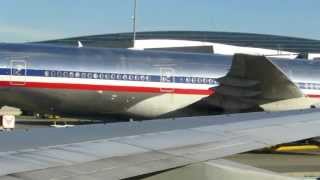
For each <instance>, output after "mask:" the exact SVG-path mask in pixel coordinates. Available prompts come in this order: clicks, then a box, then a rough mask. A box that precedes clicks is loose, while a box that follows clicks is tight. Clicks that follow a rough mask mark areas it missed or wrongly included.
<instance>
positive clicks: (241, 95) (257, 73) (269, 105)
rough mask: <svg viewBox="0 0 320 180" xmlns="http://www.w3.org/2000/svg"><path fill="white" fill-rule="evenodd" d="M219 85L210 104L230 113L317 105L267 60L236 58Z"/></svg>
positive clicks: (252, 56)
mask: <svg viewBox="0 0 320 180" xmlns="http://www.w3.org/2000/svg"><path fill="white" fill-rule="evenodd" d="M217 81H218V82H219V83H220V85H219V86H218V87H217V88H215V94H214V96H212V97H209V98H208V100H209V102H210V103H211V104H212V105H215V106H218V107H222V108H224V109H225V110H226V111H229V112H239V111H243V110H251V111H252V110H257V109H263V110H265V111H281V110H282V111H283V110H294V109H305V108H310V106H312V105H314V104H316V103H317V102H316V101H315V100H313V99H311V98H308V97H305V96H304V94H303V93H302V92H301V90H300V89H299V87H297V85H296V84H295V83H294V82H292V81H291V79H290V78H289V77H288V76H287V74H285V73H284V72H283V71H282V69H281V68H279V67H278V66H277V65H276V64H274V63H273V62H272V61H271V60H270V59H269V58H268V57H265V56H255V55H246V54H236V55H234V57H233V61H232V66H231V69H230V71H229V72H228V73H227V75H226V76H224V77H221V78H219V79H218V80H217Z"/></svg>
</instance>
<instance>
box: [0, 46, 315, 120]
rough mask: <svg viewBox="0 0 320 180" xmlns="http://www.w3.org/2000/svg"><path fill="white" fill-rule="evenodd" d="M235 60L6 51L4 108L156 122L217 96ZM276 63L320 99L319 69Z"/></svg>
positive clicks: (50, 49)
mask: <svg viewBox="0 0 320 180" xmlns="http://www.w3.org/2000/svg"><path fill="white" fill-rule="evenodd" d="M232 58H233V57H232V56H223V55H205V54H187V53H171V52H170V53H169V52H152V51H138V50H126V49H102V48H73V47H58V46H48V45H35V44H0V86H1V88H0V104H1V105H9V106H15V107H20V108H22V109H24V110H27V111H32V112H41V113H54V114H62V115H63V114H66V115H77V116H82V115H89V116H90V115H95V116H96V115H97V116H113V115H125V116H129V117H130V116H132V117H133V116H145V117H157V116H160V115H164V114H167V113H170V112H172V111H175V110H179V109H182V108H185V107H187V106H189V105H190V104H193V103H196V102H199V101H200V102H201V100H202V99H204V98H206V97H208V96H211V95H214V87H216V86H218V85H219V83H218V82H217V81H216V79H217V78H219V77H222V76H224V75H226V74H227V73H228V71H229V69H230V67H231V64H232ZM272 62H273V63H274V64H276V65H277V66H279V67H280V69H281V70H282V71H284V73H285V74H286V75H287V76H288V77H290V79H292V81H293V82H295V83H296V84H297V85H298V87H299V88H300V89H301V90H302V91H303V92H304V93H305V94H306V95H308V96H310V97H314V98H318V97H320V78H319V76H320V61H316V60H314V61H307V60H284V59H281V60H278V59H272ZM202 105H203V106H206V104H205V101H203V103H202ZM208 106H209V105H208Z"/></svg>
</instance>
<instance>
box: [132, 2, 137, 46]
mask: <svg viewBox="0 0 320 180" xmlns="http://www.w3.org/2000/svg"><path fill="white" fill-rule="evenodd" d="M136 10H137V0H134V5H133V16H132V20H133V22H132V26H133V27H132V30H133V48H134V47H135V43H136Z"/></svg>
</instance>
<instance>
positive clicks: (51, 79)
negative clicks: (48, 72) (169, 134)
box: [0, 75, 216, 90]
mask: <svg viewBox="0 0 320 180" xmlns="http://www.w3.org/2000/svg"><path fill="white" fill-rule="evenodd" d="M22 79H23V78H22V76H8V75H0V81H21V80H22ZM24 80H25V82H39V83H67V84H90V85H91V84H92V85H111V86H132V87H156V88H179V89H196V90H207V89H209V88H212V87H215V86H216V85H213V84H187V83H172V82H170V83H165V82H148V81H125V80H101V79H81V78H57V77H37V76H26V77H25V79H24Z"/></svg>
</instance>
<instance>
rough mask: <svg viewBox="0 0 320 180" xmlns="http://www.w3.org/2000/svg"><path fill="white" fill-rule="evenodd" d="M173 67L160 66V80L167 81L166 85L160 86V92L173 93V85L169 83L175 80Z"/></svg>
mask: <svg viewBox="0 0 320 180" xmlns="http://www.w3.org/2000/svg"><path fill="white" fill-rule="evenodd" d="M174 73H175V71H174V69H173V68H172V67H161V68H160V82H164V83H167V84H166V87H161V88H160V92H164V93H173V92H174V91H175V89H174V87H173V85H172V84H171V85H170V83H174V82H175V77H174Z"/></svg>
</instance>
